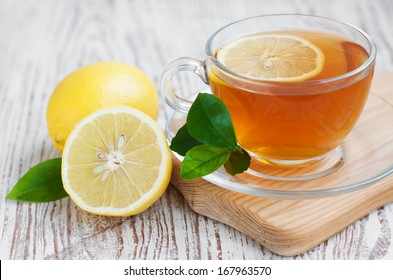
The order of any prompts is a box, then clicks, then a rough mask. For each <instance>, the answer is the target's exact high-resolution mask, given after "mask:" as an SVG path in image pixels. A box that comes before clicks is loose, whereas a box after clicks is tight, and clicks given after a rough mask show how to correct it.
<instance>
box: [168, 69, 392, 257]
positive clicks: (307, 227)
mask: <svg viewBox="0 0 393 280" xmlns="http://www.w3.org/2000/svg"><path fill="white" fill-rule="evenodd" d="M392 80H393V73H378V74H377V75H375V77H374V81H373V85H372V91H373V92H374V94H377V95H379V96H381V97H382V98H383V99H385V100H386V101H388V102H390V103H391V104H393V83H392V82H391V81H392ZM392 133H393V131H392ZM172 158H173V164H174V166H173V173H172V179H171V183H172V184H173V185H174V186H175V187H176V188H177V189H178V190H179V191H180V192H181V193H182V194H183V196H184V198H185V199H186V200H187V202H188V204H189V205H190V207H191V208H192V209H193V210H194V211H195V212H197V213H199V214H201V215H205V216H207V217H209V218H212V219H214V220H217V221H220V222H222V223H225V224H227V225H230V226H232V227H234V228H236V229H237V230H239V231H241V232H243V233H244V234H246V235H248V236H249V237H251V238H253V239H254V240H256V241H257V242H259V243H260V244H261V245H263V246H264V247H266V248H268V249H269V250H271V251H272V252H274V253H277V254H280V255H284V256H294V255H297V254H300V253H303V252H305V251H308V250H310V249H312V248H313V247H315V246H317V245H318V244H320V243H322V242H323V241H325V240H326V239H328V238H330V237H331V236H333V235H335V234H336V233H338V232H340V231H341V230H343V229H344V228H346V227H347V226H349V225H350V224H352V223H354V222H355V221H357V220H358V219H360V218H362V217H364V216H365V215H367V214H368V213H370V212H372V211H374V210H375V209H377V208H379V207H381V206H383V205H385V204H387V203H390V202H392V201H393V175H391V176H389V177H387V178H385V179H383V180H382V181H379V182H378V183H376V184H375V185H373V186H370V187H368V188H365V189H362V190H359V191H355V192H352V193H348V194H344V195H338V196H333V197H327V198H319V199H309V200H280V199H269V198H262V197H257V196H250V195H247V194H242V193H237V192H233V191H229V190H226V189H223V188H221V187H218V186H215V185H214V184H212V183H210V182H207V181H205V180H203V179H197V180H192V181H183V180H181V178H180V176H179V169H180V168H179V164H180V162H179V161H178V160H177V159H176V158H175V157H174V156H173V157H172ZM392 161H393V158H392Z"/></svg>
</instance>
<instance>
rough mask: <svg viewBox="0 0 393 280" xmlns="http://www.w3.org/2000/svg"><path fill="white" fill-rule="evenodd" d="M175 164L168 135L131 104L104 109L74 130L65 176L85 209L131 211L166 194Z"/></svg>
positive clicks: (113, 212)
mask: <svg viewBox="0 0 393 280" xmlns="http://www.w3.org/2000/svg"><path fill="white" fill-rule="evenodd" d="M171 169H172V162H171V157H170V150H169V147H168V144H167V141H166V138H165V136H164V134H163V132H162V130H161V128H160V127H159V126H158V124H157V123H156V122H155V121H154V120H153V119H151V118H150V117H149V116H147V115H146V114H144V113H142V112H140V111H138V110H136V109H133V108H127V107H120V108H106V109H101V110H98V111H96V112H95V113H93V114H91V115H90V116H88V117H87V118H85V119H83V120H82V121H81V122H80V123H79V124H77V125H76V126H75V128H74V129H73V131H72V132H71V134H70V136H69V138H68V140H67V142H66V145H65V149H64V153H63V161H62V179H63V184H64V188H65V190H66V191H67V193H68V194H69V195H70V197H71V198H72V199H73V200H74V202H75V203H76V204H77V205H79V206H80V207H81V208H83V209H85V210H87V211H89V212H92V213H96V214H101V215H112V216H128V215H133V214H137V213H139V212H142V211H144V210H145V209H147V208H148V207H149V206H151V205H152V204H153V203H154V202H155V201H156V200H157V199H158V198H159V197H160V196H161V195H162V194H163V192H164V191H165V189H166V187H167V185H168V183H169V180H170V175H171Z"/></svg>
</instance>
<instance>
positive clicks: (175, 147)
mask: <svg viewBox="0 0 393 280" xmlns="http://www.w3.org/2000/svg"><path fill="white" fill-rule="evenodd" d="M199 145H202V143H201V142H199V141H198V140H196V139H195V138H194V137H192V136H191V134H190V133H189V132H188V129H187V125H186V124H185V125H183V126H182V127H181V128H180V129H179V131H178V132H177V133H176V136H175V137H174V138H173V139H172V141H171V145H170V146H169V147H170V148H171V150H172V151H175V152H176V153H178V154H179V155H181V156H185V155H186V153H187V151H188V150H190V149H191V148H194V147H196V146H199Z"/></svg>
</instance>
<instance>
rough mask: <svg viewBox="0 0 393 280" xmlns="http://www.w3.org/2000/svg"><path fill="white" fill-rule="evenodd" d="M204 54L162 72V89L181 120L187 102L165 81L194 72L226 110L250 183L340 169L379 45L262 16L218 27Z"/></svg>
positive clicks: (322, 22)
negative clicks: (247, 161) (253, 178)
mask: <svg viewBox="0 0 393 280" xmlns="http://www.w3.org/2000/svg"><path fill="white" fill-rule="evenodd" d="M205 51H206V58H205V60H204V61H199V60H195V59H192V58H179V59H176V60H174V61H172V62H171V63H169V64H168V65H167V66H166V67H165V69H164V71H163V74H162V76H161V81H160V89H161V92H163V93H165V96H166V102H167V103H168V105H170V106H171V107H172V108H173V109H175V110H176V111H178V112H182V113H187V112H188V110H189V108H190V105H191V103H190V102H189V101H188V100H187V96H186V95H178V94H177V93H176V92H175V91H174V89H173V88H172V87H171V80H172V78H173V76H174V75H176V74H177V73H178V72H181V71H192V72H194V73H196V74H197V75H198V76H199V77H200V78H201V79H202V81H203V82H204V83H206V84H207V85H209V86H210V88H211V91H212V93H213V94H214V95H216V96H217V97H219V98H220V99H221V100H222V101H223V102H224V103H225V105H226V106H227V108H228V110H229V112H230V114H231V118H232V121H233V124H234V128H235V133H236V137H237V140H238V142H239V145H241V146H242V147H243V148H244V149H245V150H247V151H248V152H249V153H250V155H251V156H252V158H253V164H252V166H251V172H252V173H253V174H254V175H257V176H258V175H260V176H261V177H263V176H265V175H268V176H269V177H272V176H273V177H274V178H277V179H279V180H280V179H281V180H293V179H295V180H297V179H300V180H302V179H313V178H318V177H321V176H325V175H327V174H330V173H332V172H334V171H336V170H337V169H338V168H339V167H340V166H342V164H343V163H344V153H343V151H342V149H341V146H340V144H341V143H342V142H343V140H344V139H345V137H346V136H347V135H348V133H349V132H350V131H351V130H352V128H353V127H354V126H355V124H356V122H357V120H358V118H359V116H360V114H361V112H362V109H363V107H364V105H365V102H366V100H367V97H368V94H369V89H370V86H371V81H372V76H373V72H374V66H375V57H376V46H375V44H374V42H373V41H372V39H371V38H370V37H369V36H368V35H367V34H365V33H364V32H363V31H361V30H359V29H357V28H356V27H353V26H351V25H349V24H346V23H343V22H339V21H336V20H333V19H329V18H324V17H319V16H312V15H299V14H283V15H266V16H258V17H253V18H247V19H244V20H240V21H237V22H234V23H231V24H228V25H226V26H224V27H222V28H221V29H219V30H218V31H216V32H215V33H213V34H212V35H211V36H210V38H209V39H208V41H207V43H206V46H205ZM288 169H292V170H293V172H287V170H288ZM305 174H306V175H305Z"/></svg>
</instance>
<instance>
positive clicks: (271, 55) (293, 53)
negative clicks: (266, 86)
mask: <svg viewBox="0 0 393 280" xmlns="http://www.w3.org/2000/svg"><path fill="white" fill-rule="evenodd" d="M217 60H218V61H219V62H221V63H222V64H224V65H225V66H227V67H228V68H230V69H232V70H233V71H235V72H238V73H240V74H243V75H245V76H249V77H251V78H258V79H263V80H269V81H278V82H300V81H304V80H307V79H310V78H312V77H314V76H316V75H318V74H319V73H320V72H321V71H322V69H323V65H324V60H325V56H324V54H323V52H322V51H321V49H319V48H318V47H317V46H315V45H314V44H313V43H311V42H310V41H308V40H306V39H303V38H301V37H298V36H294V35H285V34H253V35H248V36H243V37H240V38H238V39H235V40H232V41H230V42H228V43H227V44H225V45H223V46H222V47H221V48H220V49H219V50H218V52H217Z"/></svg>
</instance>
